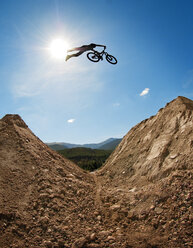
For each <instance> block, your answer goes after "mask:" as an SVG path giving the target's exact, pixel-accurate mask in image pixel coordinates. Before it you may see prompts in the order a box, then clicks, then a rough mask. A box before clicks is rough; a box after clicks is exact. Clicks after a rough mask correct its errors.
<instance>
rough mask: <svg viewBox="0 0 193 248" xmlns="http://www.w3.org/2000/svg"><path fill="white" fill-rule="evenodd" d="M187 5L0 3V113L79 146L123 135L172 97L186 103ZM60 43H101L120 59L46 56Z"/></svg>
mask: <svg viewBox="0 0 193 248" xmlns="http://www.w3.org/2000/svg"><path fill="white" fill-rule="evenodd" d="M192 8H193V1H191V0H186V1H182V0H170V1H166V0H163V1H155V0H146V1H145V0H137V1H136V0H128V1H124V0H120V1H116V0H106V1H103V0H99V1H97V2H91V1H89V0H82V1H81V2H77V1H75V0H71V1H69V0H65V1H61V0H55V1H52V0H47V1H46V3H45V2H43V1H41V0H37V1H36V2H35V3H34V1H32V0H28V1H24V0H18V1H14V0H10V1H8V2H7V1H6V0H3V1H1V2H0V28H1V33H0V56H1V61H0V79H1V80H0V81H1V90H0V115H1V117H0V118H2V117H3V116H4V115H6V114H9V113H17V114H19V115H20V116H21V118H22V119H23V120H24V121H25V122H26V124H27V125H28V126H29V128H30V129H31V130H32V131H33V133H35V135H36V136H38V137H39V138H40V139H41V140H42V141H43V142H44V143H53V142H55V143H57V142H60V141H56V140H62V141H61V142H64V141H65V143H72V144H80V145H81V144H90V143H99V142H102V141H105V140H107V139H109V138H110V137H113V138H122V137H123V136H124V135H126V134H127V133H128V131H129V130H130V129H131V128H132V127H134V126H135V125H136V124H138V123H140V122H141V121H143V120H144V119H147V118H149V117H150V116H152V115H155V114H157V112H158V110H159V109H160V108H163V107H164V106H165V105H166V104H167V103H168V102H170V101H172V100H173V99H175V98H177V97H178V96H184V97H187V98H189V99H193V63H192V57H193V47H192V44H193V33H192V26H193V15H192ZM92 10H94V11H92ZM99 13H100V15H99ZM58 39H61V40H63V41H64V43H65V46H66V47H68V48H72V47H76V46H81V45H84V44H89V43H96V44H102V45H106V47H107V48H106V51H107V52H108V53H109V54H112V55H113V56H115V57H116V58H117V60H118V63H117V64H116V65H111V64H109V63H108V62H107V61H106V60H105V58H104V60H103V61H100V62H98V63H93V62H91V61H89V60H88V59H87V57H86V53H84V54H82V55H81V56H79V57H77V58H71V59H69V60H68V62H65V56H63V57H62V56H61V53H60V51H59V53H58V50H57V51H56V52H57V56H55V57H54V56H53V53H52V54H51V53H50V47H51V46H52V45H53V41H56V40H58ZM57 44H58V43H57ZM62 45H63V44H62ZM56 48H57V47H54V49H56ZM99 50H100V49H99ZM52 52H53V51H52ZM55 55H56V54H55Z"/></svg>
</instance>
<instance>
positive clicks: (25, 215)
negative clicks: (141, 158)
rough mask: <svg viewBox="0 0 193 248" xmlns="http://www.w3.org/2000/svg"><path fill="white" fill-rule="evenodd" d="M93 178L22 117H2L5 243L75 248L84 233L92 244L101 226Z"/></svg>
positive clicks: (0, 217) (0, 208) (0, 240)
mask: <svg viewBox="0 0 193 248" xmlns="http://www.w3.org/2000/svg"><path fill="white" fill-rule="evenodd" d="M93 182H94V181H93V177H92V176H90V175H89V174H88V173H86V172H84V171H83V170H81V169H80V168H79V167H77V166H76V165H74V164H73V163H72V162H70V161H68V160H66V159H64V158H63V157H61V156H60V155H59V154H57V153H56V152H54V151H52V150H51V149H50V148H48V147H47V146H46V145H45V144H43V143H42V142H41V141H40V140H39V139H38V138H37V137H36V136H35V135H34V134H33V133H32V132H31V130H30V129H29V128H28V127H27V125H26V124H25V123H24V121H23V120H22V119H21V118H20V117H19V116H18V115H6V116H5V117H4V118H2V119H1V120H0V247H1V248H6V247H9V248H10V247H18V248H24V247H25V248H26V247H34V248H35V247H71V246H72V244H73V243H74V242H76V241H77V240H78V239H79V238H81V237H87V240H86V241H87V242H88V241H89V240H90V239H89V237H90V236H89V235H91V234H93V232H94V233H95V232H97V230H98V229H99V230H101V229H100V223H99V221H97V216H96V212H95V211H96V209H97V207H96V206H95V197H94V193H95V189H94V183H93ZM86 241H84V243H85V242H86Z"/></svg>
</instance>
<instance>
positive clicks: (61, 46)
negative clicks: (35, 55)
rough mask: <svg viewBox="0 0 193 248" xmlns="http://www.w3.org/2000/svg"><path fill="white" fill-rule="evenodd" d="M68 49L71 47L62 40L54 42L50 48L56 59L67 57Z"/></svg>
mask: <svg viewBox="0 0 193 248" xmlns="http://www.w3.org/2000/svg"><path fill="white" fill-rule="evenodd" d="M68 48H69V46H68V44H67V42H65V41H64V40H62V39H55V40H53V41H52V42H51V44H50V46H49V50H50V53H51V55H52V57H54V58H56V59H64V58H65V57H66V54H67V50H68Z"/></svg>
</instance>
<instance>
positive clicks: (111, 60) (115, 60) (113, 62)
mask: <svg viewBox="0 0 193 248" xmlns="http://www.w3.org/2000/svg"><path fill="white" fill-rule="evenodd" d="M106 60H107V61H108V62H109V63H110V64H113V65H115V64H117V59H116V58H115V57H114V56H113V55H110V54H107V55H106Z"/></svg>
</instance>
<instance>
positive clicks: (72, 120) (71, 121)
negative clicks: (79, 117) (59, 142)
mask: <svg viewBox="0 0 193 248" xmlns="http://www.w3.org/2000/svg"><path fill="white" fill-rule="evenodd" d="M67 122H68V123H73V122H75V119H69V120H67Z"/></svg>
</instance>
